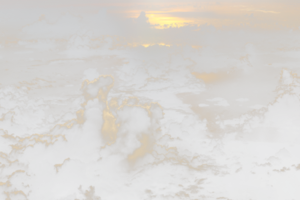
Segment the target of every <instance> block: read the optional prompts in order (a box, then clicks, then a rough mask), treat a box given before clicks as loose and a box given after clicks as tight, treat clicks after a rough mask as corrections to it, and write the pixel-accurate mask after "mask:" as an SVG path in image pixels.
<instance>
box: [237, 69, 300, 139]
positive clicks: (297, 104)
mask: <svg viewBox="0 0 300 200" xmlns="http://www.w3.org/2000/svg"><path fill="white" fill-rule="evenodd" d="M299 85H300V84H299V76H298V75H297V74H296V73H293V72H292V71H289V70H288V69H286V68H283V69H282V70H281V73H280V78H279V83H278V86H277V87H276V89H275V92H276V93H277V96H276V97H275V99H274V100H273V101H271V102H269V103H268V104H267V105H266V106H265V107H261V108H259V107H258V106H257V109H254V110H250V111H248V112H246V113H243V114H242V115H240V117H239V119H236V120H234V123H233V124H240V127H241V129H243V131H245V132H247V131H251V130H252V129H253V128H256V127H262V126H263V127H276V128H278V130H279V133H281V134H280V135H279V137H280V138H282V139H283V138H297V137H298V136H297V135H298V133H299V131H298V129H299V125H298V124H299V123H298V121H299V120H300V115H299V112H300V97H299V93H300V90H299ZM243 131H242V132H243ZM283 133H284V134H283Z"/></svg>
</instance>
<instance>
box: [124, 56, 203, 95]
mask: <svg viewBox="0 0 300 200" xmlns="http://www.w3.org/2000/svg"><path fill="white" fill-rule="evenodd" d="M194 65H195V62H194V61H193V60H191V59H190V58H184V57H183V55H182V54H180V53H173V54H169V55H168V57H165V58H162V59H161V61H160V62H158V61H156V60H154V59H151V60H149V61H147V62H142V60H138V59H131V60H130V61H129V63H127V64H124V65H123V66H122V67H121V70H122V71H121V72H120V73H119V76H120V78H121V79H123V80H125V81H127V84H128V85H131V86H132V87H134V88H135V89H136V92H137V93H140V94H159V93H174V92H187V91H191V92H200V91H203V90H204V89H205V84H204V82H203V81H202V80H200V79H197V78H196V77H195V76H194V75H192V73H191V72H192V71H193V68H194Z"/></svg>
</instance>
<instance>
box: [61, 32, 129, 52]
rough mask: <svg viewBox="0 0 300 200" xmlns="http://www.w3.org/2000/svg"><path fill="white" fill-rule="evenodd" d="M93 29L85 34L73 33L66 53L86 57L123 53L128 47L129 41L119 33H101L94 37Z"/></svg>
mask: <svg viewBox="0 0 300 200" xmlns="http://www.w3.org/2000/svg"><path fill="white" fill-rule="evenodd" d="M91 31H92V30H88V31H86V32H85V33H84V34H77V33H76V34H73V35H71V36H70V37H69V40H68V43H67V47H66V50H65V51H64V53H66V54H67V55H68V56H69V57H86V56H92V55H99V54H100V55H106V54H121V53H120V52H119V51H124V50H126V49H127V41H126V39H125V38H124V37H121V36H118V35H100V36H99V37H93V34H90V33H91Z"/></svg>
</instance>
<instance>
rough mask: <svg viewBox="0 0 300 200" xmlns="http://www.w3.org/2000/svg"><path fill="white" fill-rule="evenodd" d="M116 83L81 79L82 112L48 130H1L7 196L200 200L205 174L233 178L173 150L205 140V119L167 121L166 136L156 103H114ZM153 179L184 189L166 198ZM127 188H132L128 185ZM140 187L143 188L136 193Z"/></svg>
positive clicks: (207, 160) (212, 163) (209, 162)
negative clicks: (189, 199) (20, 132)
mask: <svg viewBox="0 0 300 200" xmlns="http://www.w3.org/2000/svg"><path fill="white" fill-rule="evenodd" d="M183 61H184V60H183ZM183 63H185V62H183ZM173 67H177V66H176V65H174V66H173ZM113 85H114V77H113V76H112V75H103V74H102V75H99V76H98V77H97V78H95V79H93V80H88V79H85V80H83V81H82V84H81V89H80V91H81V92H82V96H83V98H84V102H83V103H82V104H81V105H80V108H79V110H77V112H76V115H72V114H71V115H70V116H69V117H67V118H66V120H65V121H64V122H63V123H57V124H54V126H53V127H52V128H51V129H50V130H48V131H47V130H46V131H43V133H36V132H35V133H32V134H26V135H22V136H15V135H14V134H12V132H11V131H7V130H5V129H0V143H1V148H2V149H1V150H2V151H0V155H1V156H0V157H1V159H2V160H1V162H2V163H3V164H2V165H1V167H0V172H1V173H0V176H2V179H1V180H2V181H1V182H0V186H1V187H0V190H1V188H2V195H4V197H5V198H8V197H10V198H12V197H14V195H15V196H16V198H21V199H26V198H27V199H91V198H93V199H101V197H102V198H103V199H109V198H112V197H114V196H115V197H119V196H123V195H124V194H125V193H126V191H134V192H133V193H132V195H140V194H142V195H148V196H149V195H150V196H155V195H157V197H160V198H173V197H174V198H177V197H188V196H190V197H194V198H196V197H197V195H199V194H200V192H201V191H202V190H203V189H204V187H205V186H204V185H205V182H206V180H207V179H206V178H204V177H206V176H209V177H211V176H217V177H224V176H227V175H228V167H227V166H226V165H220V164H218V163H217V161H216V160H215V159H214V158H212V157H210V156H207V155H200V154H197V153H192V152H190V151H189V150H184V151H182V150H181V149H180V148H178V147H177V146H174V145H171V144H172V143H173V142H186V141H192V140H193V138H194V139H195V138H199V137H203V136H204V135H203V133H205V130H206V123H207V122H206V120H199V119H198V117H197V116H195V115H186V116H185V117H183V119H182V120H181V122H180V123H177V122H174V121H170V122H168V131H167V132H166V133H164V134H163V133H162V126H161V120H163V119H164V115H165V113H164V109H163V107H162V106H161V105H160V104H159V103H158V102H147V103H144V102H143V103H141V102H140V100H139V98H137V97H134V96H133V97H127V98H122V97H120V96H119V97H114V98H110V100H108V93H109V92H110V90H112V88H113ZM43 101H44V100H38V101H37V100H35V101H31V103H30V105H31V106H33V107H35V106H38V105H43ZM28 105H29V103H28ZM13 114H14V113H13V112H12V111H8V112H7V114H6V115H5V116H4V117H3V119H4V120H8V121H12V120H13V119H12V116H13ZM7 115H9V116H7ZM0 121H1V120H0ZM0 126H2V125H1V124H0ZM180 137H181V138H180ZM170 172H172V173H170ZM172 174H173V175H172ZM186 174H190V176H191V177H195V179H194V180H193V181H192V182H191V183H189V184H187V182H185V181H184V177H185V176H186ZM158 176H160V179H158V178H157V177H158ZM146 177H150V178H146ZM145 180H147V181H145ZM154 180H159V182H160V183H159V184H164V185H165V184H166V183H167V182H174V183H177V185H179V184H181V185H182V186H178V187H177V186H176V188H174V187H173V186H172V187H171V186H170V187H169V186H166V190H167V191H169V192H167V193H165V194H161V193H160V192H159V190H158V189H153V190H151V191H152V192H150V190H146V189H147V188H153V187H152V186H153V181H154ZM127 183H130V185H128V186H127V187H126V188H123V186H124V184H127ZM137 185H140V186H142V187H140V188H141V190H136V188H137ZM2 186H3V187H2ZM116 187H117V188H119V189H117V188H116ZM141 191H146V193H144V192H141ZM100 196H101V197H100ZM130 196H131V194H129V197H130Z"/></svg>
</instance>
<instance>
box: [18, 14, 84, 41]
mask: <svg viewBox="0 0 300 200" xmlns="http://www.w3.org/2000/svg"><path fill="white" fill-rule="evenodd" d="M82 19H83V18H82V17H81V16H80V15H75V14H73V13H71V12H70V11H66V12H62V13H61V15H60V16H59V17H58V18H57V20H56V21H55V22H49V20H47V18H46V15H44V14H42V15H41V16H40V17H39V19H38V20H37V21H34V22H32V23H30V24H26V25H25V26H23V27H22V29H21V30H22V32H23V33H28V34H34V35H42V34H50V33H56V34H69V33H74V32H75V31H77V30H78V29H79V28H80V27H81V26H82V24H81V20H82Z"/></svg>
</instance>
